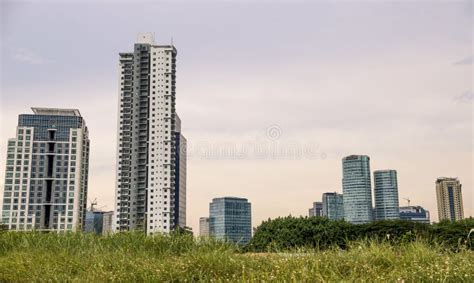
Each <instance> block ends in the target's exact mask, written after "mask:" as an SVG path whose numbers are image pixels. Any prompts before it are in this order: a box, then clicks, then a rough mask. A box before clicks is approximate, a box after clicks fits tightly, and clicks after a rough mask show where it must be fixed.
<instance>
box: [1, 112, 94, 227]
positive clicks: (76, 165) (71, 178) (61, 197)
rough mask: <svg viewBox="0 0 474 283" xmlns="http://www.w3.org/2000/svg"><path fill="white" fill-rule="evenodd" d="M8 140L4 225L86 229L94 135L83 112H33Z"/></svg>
mask: <svg viewBox="0 0 474 283" xmlns="http://www.w3.org/2000/svg"><path fill="white" fill-rule="evenodd" d="M32 110H33V113H34V114H21V115H19V118H18V127H17V131H16V138H13V139H9V140H8V148H7V151H8V152H7V160H6V171H5V186H4V194H3V206H2V223H3V224H4V225H6V226H7V227H8V229H10V230H16V231H25V230H33V229H35V230H38V231H58V232H63V231H82V230H83V229H84V225H85V218H86V205H87V186H88V183H87V182H88V170H89V133H88V130H87V127H86V124H85V121H84V119H83V118H82V116H81V114H80V112H79V110H77V109H56V108H32Z"/></svg>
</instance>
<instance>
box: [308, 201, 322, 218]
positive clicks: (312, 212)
mask: <svg viewBox="0 0 474 283" xmlns="http://www.w3.org/2000/svg"><path fill="white" fill-rule="evenodd" d="M308 213H309V216H310V217H311V216H319V217H321V216H323V203H322V202H320V201H315V202H313V207H311V208H310V209H309V210H308Z"/></svg>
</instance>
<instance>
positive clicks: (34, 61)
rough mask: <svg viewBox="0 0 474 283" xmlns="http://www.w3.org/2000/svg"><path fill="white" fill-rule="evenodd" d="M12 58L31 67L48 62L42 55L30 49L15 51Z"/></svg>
mask: <svg viewBox="0 0 474 283" xmlns="http://www.w3.org/2000/svg"><path fill="white" fill-rule="evenodd" d="M12 57H13V59H14V60H16V61H18V62H22V63H27V64H30V65H41V64H44V63H45V62H46V60H45V59H44V58H43V57H42V56H41V55H39V54H37V53H36V52H35V51H33V50H30V49H28V48H17V49H15V50H13V52H12Z"/></svg>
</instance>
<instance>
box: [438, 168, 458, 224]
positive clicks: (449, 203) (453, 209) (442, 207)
mask: <svg viewBox="0 0 474 283" xmlns="http://www.w3.org/2000/svg"><path fill="white" fill-rule="evenodd" d="M436 197H437V201H438V218H439V221H441V220H445V219H449V220H451V221H457V220H461V219H463V218H464V209H463V203H462V192H461V182H459V179H458V178H445V177H443V178H438V179H437V180H436Z"/></svg>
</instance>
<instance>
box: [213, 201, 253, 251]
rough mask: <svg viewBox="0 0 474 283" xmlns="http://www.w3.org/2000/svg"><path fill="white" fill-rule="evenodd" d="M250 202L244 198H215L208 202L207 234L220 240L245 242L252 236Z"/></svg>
mask: <svg viewBox="0 0 474 283" xmlns="http://www.w3.org/2000/svg"><path fill="white" fill-rule="evenodd" d="M251 218H252V213H251V204H250V203H249V202H248V200H247V199H245V198H235V197H224V198H215V199H213V200H212V202H211V203H210V204H209V234H210V236H212V237H215V238H216V239H220V240H226V241H230V242H233V243H238V244H246V243H248V242H249V241H250V239H251V238H252V219H251Z"/></svg>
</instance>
